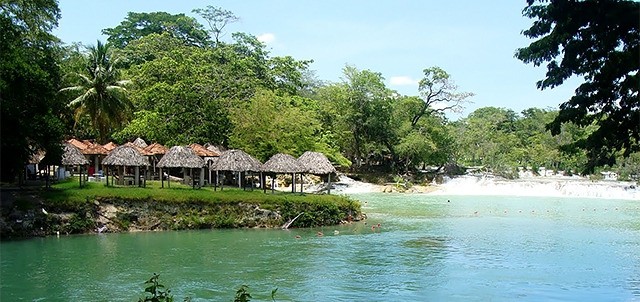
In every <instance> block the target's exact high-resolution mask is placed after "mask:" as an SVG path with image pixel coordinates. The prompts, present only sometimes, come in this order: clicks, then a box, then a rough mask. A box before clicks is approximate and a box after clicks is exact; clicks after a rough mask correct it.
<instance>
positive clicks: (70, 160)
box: [61, 142, 89, 187]
mask: <svg viewBox="0 0 640 302" xmlns="http://www.w3.org/2000/svg"><path fill="white" fill-rule="evenodd" d="M61 163H62V165H63V166H78V171H79V172H80V177H79V179H80V186H81V187H82V178H83V177H82V167H83V166H84V165H86V164H88V163H89V161H88V160H87V159H86V158H85V157H84V155H82V153H81V152H80V150H79V149H78V148H76V147H75V146H73V145H72V144H70V143H68V142H67V143H64V152H63V153H62V160H61Z"/></svg>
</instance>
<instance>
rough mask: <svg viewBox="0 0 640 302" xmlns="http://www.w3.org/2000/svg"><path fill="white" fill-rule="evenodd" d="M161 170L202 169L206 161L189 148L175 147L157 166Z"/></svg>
mask: <svg viewBox="0 0 640 302" xmlns="http://www.w3.org/2000/svg"><path fill="white" fill-rule="evenodd" d="M156 166H157V167H160V168H202V167H204V166H205V162H204V159H202V158H201V157H200V156H198V155H196V153H195V152H193V150H191V148H189V147H187V146H173V147H171V149H169V151H167V153H165V154H164V156H162V159H160V161H158V164H157V165H156Z"/></svg>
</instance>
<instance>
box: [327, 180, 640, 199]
mask: <svg viewBox="0 0 640 302" xmlns="http://www.w3.org/2000/svg"><path fill="white" fill-rule="evenodd" d="M434 186H436V187H437V188H438V190H437V191H435V192H432V193H426V194H432V195H498V196H539V197H580V198H606V199H632V200H640V189H638V188H637V186H636V184H635V183H633V182H623V181H608V180H606V181H605V180H602V181H591V180H588V179H585V178H577V177H524V178H520V179H516V180H505V179H500V178H494V177H486V176H460V177H456V178H445V182H444V183H443V184H440V185H434ZM334 191H335V192H336V193H341V194H358V193H369V192H380V191H381V186H378V185H374V184H370V183H365V182H360V181H356V180H353V179H351V178H349V177H347V176H345V175H340V180H339V181H338V182H336V183H334V184H333V188H332V192H334Z"/></svg>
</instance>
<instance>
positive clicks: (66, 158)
mask: <svg viewBox="0 0 640 302" xmlns="http://www.w3.org/2000/svg"><path fill="white" fill-rule="evenodd" d="M62 164H63V165H65V166H76V165H86V164H89V161H88V160H87V159H86V158H85V157H84V155H82V153H81V152H80V149H78V148H77V147H75V146H74V145H72V144H71V143H64V153H62Z"/></svg>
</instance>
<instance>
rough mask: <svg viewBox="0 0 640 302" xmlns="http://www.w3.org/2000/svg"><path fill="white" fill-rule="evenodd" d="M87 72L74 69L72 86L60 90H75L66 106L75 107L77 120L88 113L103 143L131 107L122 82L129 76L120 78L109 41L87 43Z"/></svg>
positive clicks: (121, 122)
mask: <svg viewBox="0 0 640 302" xmlns="http://www.w3.org/2000/svg"><path fill="white" fill-rule="evenodd" d="M88 50H89V55H88V62H87V69H86V72H87V74H82V73H73V74H71V75H70V76H73V77H74V78H75V80H76V82H75V84H76V85H75V86H71V87H66V88H63V89H61V90H60V92H64V91H70V92H75V93H76V95H77V97H75V98H74V99H73V100H72V101H71V102H69V104H68V105H69V107H71V108H73V109H74V110H75V112H74V119H75V121H76V123H77V122H78V121H79V120H80V119H81V118H82V117H83V116H85V115H88V116H89V118H90V120H91V124H92V126H93V127H94V128H95V129H96V130H97V131H98V140H99V141H100V143H106V140H107V136H108V135H109V133H110V132H111V131H112V130H114V129H116V128H118V127H120V126H121V125H122V124H123V123H125V122H126V121H127V120H128V118H129V116H130V113H131V111H132V109H133V104H132V103H131V101H130V100H129V99H128V97H127V89H126V88H125V86H126V85H127V84H129V83H130V81H128V80H120V79H119V77H120V73H119V71H118V69H116V68H115V66H114V65H115V61H113V60H112V58H111V52H110V51H109V45H106V44H103V43H102V42H100V41H98V43H97V45H96V46H89V47H88Z"/></svg>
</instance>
